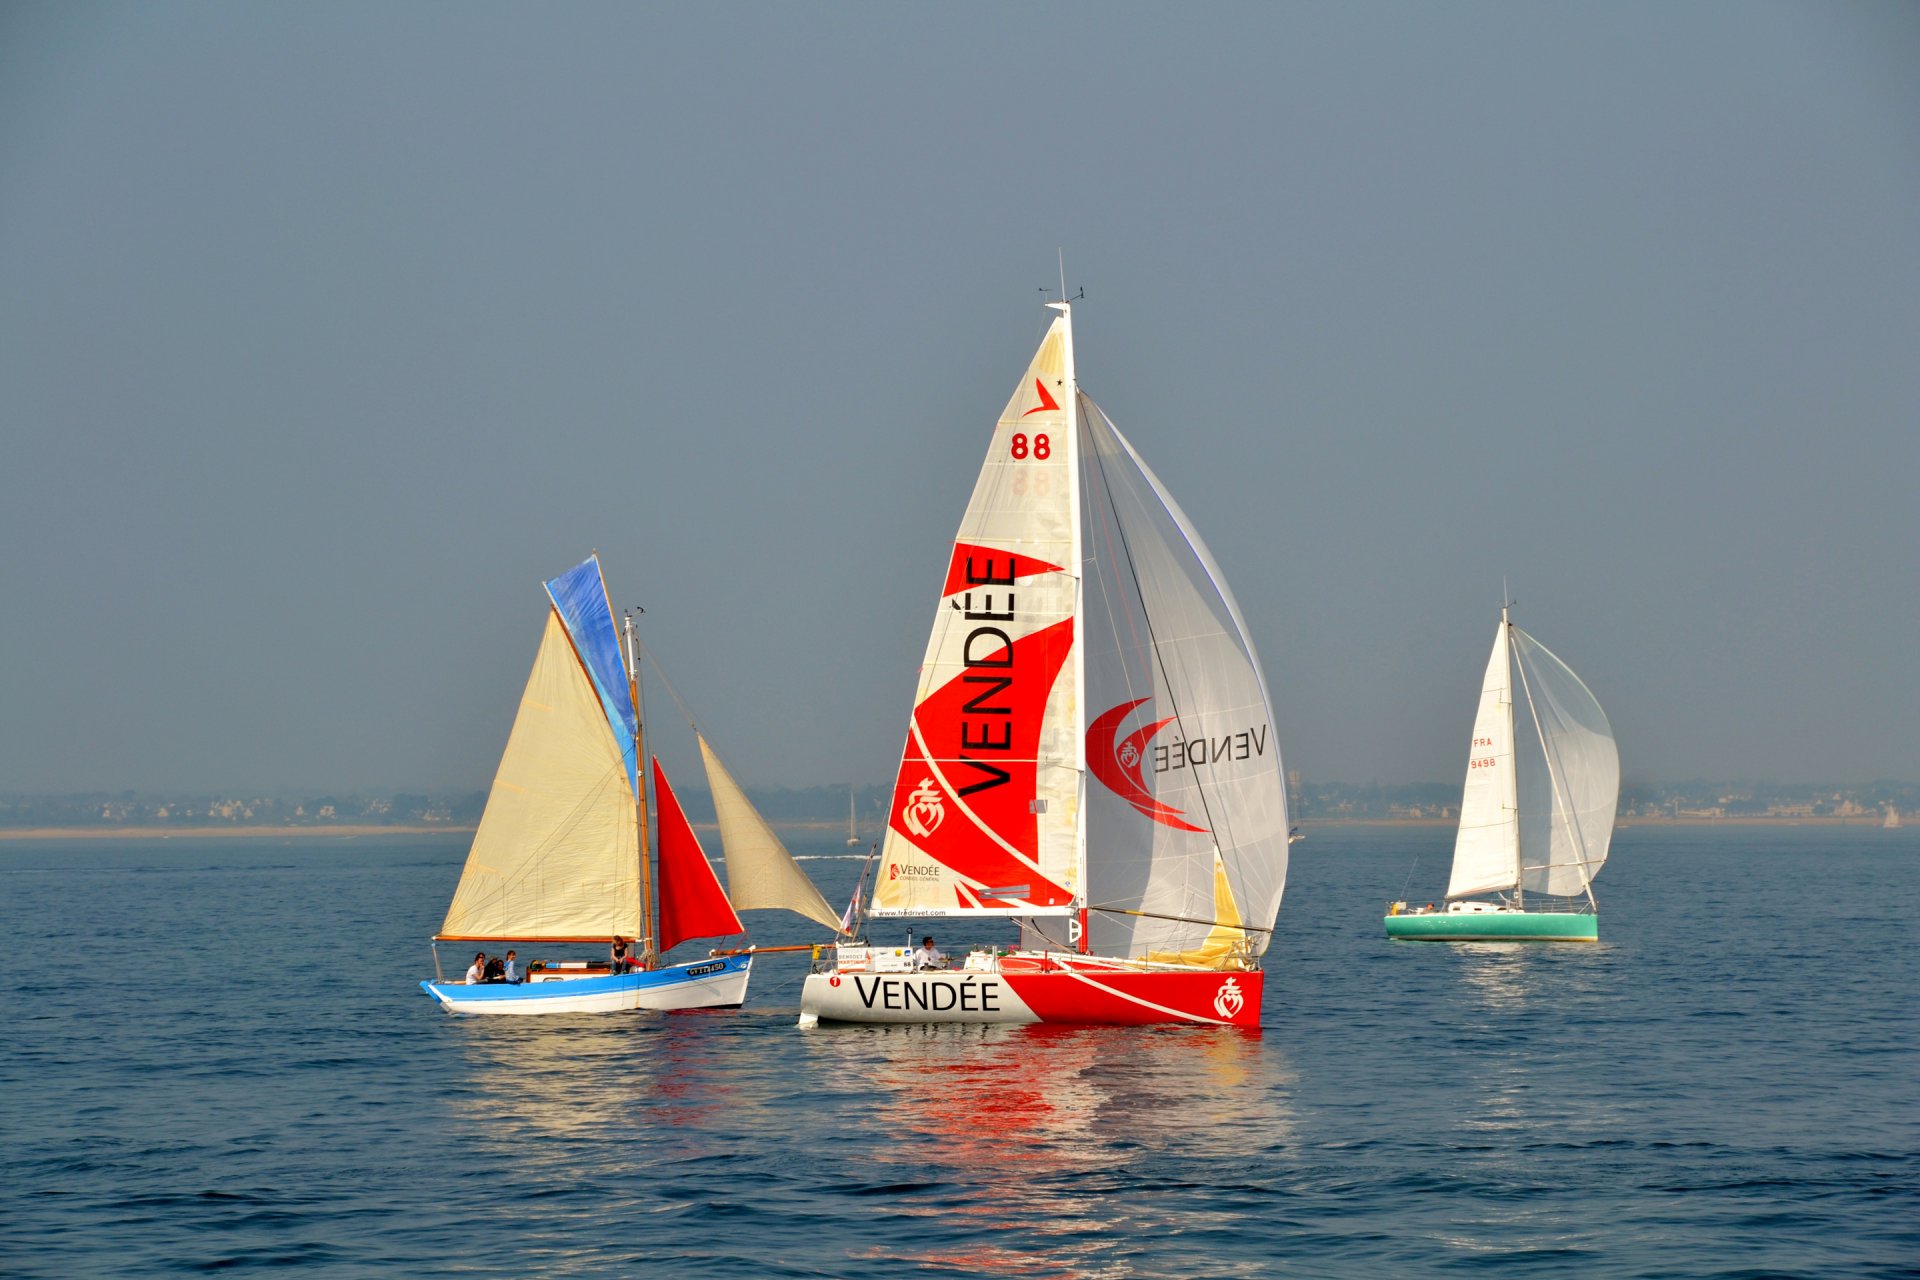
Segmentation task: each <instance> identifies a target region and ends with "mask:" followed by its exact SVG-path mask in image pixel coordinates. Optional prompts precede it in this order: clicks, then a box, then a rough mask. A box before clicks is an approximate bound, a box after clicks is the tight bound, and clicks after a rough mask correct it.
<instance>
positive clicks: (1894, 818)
mask: <svg viewBox="0 0 1920 1280" xmlns="http://www.w3.org/2000/svg"><path fill="white" fill-rule="evenodd" d="M1880 825H1881V826H1883V827H1885V828H1886V829H1887V830H1888V831H1897V830H1899V828H1900V811H1899V810H1898V809H1896V808H1894V807H1893V806H1892V805H1891V804H1889V805H1888V806H1887V817H1886V821H1884V822H1882V823H1881V824H1880Z"/></svg>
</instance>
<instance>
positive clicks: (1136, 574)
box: [1080, 395, 1233, 888]
mask: <svg viewBox="0 0 1920 1280" xmlns="http://www.w3.org/2000/svg"><path fill="white" fill-rule="evenodd" d="M1080 398H1081V399H1083V400H1085V401H1086V402H1087V404H1088V405H1089V406H1090V407H1092V408H1093V409H1094V411H1095V412H1096V413H1100V420H1101V422H1102V423H1105V424H1106V425H1107V426H1108V427H1109V428H1111V427H1112V425H1113V424H1112V423H1109V422H1107V420H1106V419H1107V415H1106V414H1105V413H1104V412H1100V408H1099V406H1098V405H1095V404H1094V403H1093V400H1092V397H1090V396H1086V395H1082V396H1081V397H1080ZM1083 420H1084V419H1083ZM1114 434H1115V436H1116V437H1117V436H1118V434H1119V433H1118V432H1117V431H1115V433H1114ZM1093 454H1094V459H1093V460H1094V466H1095V467H1096V468H1097V469H1098V470H1099V472H1100V489H1101V492H1102V493H1103V494H1104V495H1105V496H1106V499H1107V504H1108V505H1109V506H1110V507H1112V508H1113V514H1114V517H1115V519H1114V529H1115V530H1116V531H1117V532H1118V533H1119V535H1120V551H1121V554H1122V555H1123V556H1124V557H1125V558H1126V569H1127V576H1128V577H1129V578H1131V579H1132V580H1133V591H1134V594H1135V595H1136V596H1138V597H1139V599H1140V617H1141V619H1142V621H1143V622H1144V623H1145V624H1146V628H1147V641H1148V644H1149V645H1150V647H1151V651H1152V653H1153V661H1154V665H1155V666H1156V667H1158V668H1159V669H1160V677H1161V679H1162V680H1163V681H1164V682H1165V683H1166V686H1167V701H1168V702H1170V703H1172V704H1173V715H1174V719H1175V720H1176V721H1178V720H1179V718H1180V700H1179V697H1178V696H1177V695H1176V694H1175V693H1174V688H1173V677H1172V675H1171V673H1169V672H1168V670H1167V662H1166V658H1165V657H1164V656H1163V655H1162V654H1161V652H1160V638H1159V637H1158V636H1157V635H1155V634H1154V629H1153V618H1152V617H1151V616H1149V615H1148V613H1147V607H1146V606H1147V597H1146V592H1145V591H1144V590H1142V589H1141V586H1140V570H1139V566H1138V564H1137V563H1136V562H1135V561H1134V558H1133V547H1132V545H1131V544H1130V543H1129V542H1128V541H1127V531H1126V528H1125V526H1124V525H1122V524H1121V522H1120V520H1119V515H1120V511H1119V507H1118V506H1117V505H1115V504H1114V501H1113V486H1112V485H1111V484H1110V483H1108V480H1107V468H1106V463H1105V461H1104V460H1102V459H1101V457H1100V452H1099V450H1098V449H1096V450H1094V451H1093ZM1182 536H1183V537H1184V536H1185V535H1182ZM1209 576H1211V575H1209ZM1213 767H1214V764H1213V761H1212V759H1211V758H1210V759H1208V761H1207V768H1208V770H1209V771H1211V770H1213ZM1193 782H1194V790H1195V791H1196V792H1198V793H1199V796H1200V808H1201V811H1202V812H1203V814H1204V815H1205V817H1206V819H1207V834H1208V835H1209V836H1211V837H1213V853H1214V856H1215V857H1216V858H1221V853H1220V833H1219V831H1218V830H1217V829H1216V827H1215V824H1214V818H1213V806H1212V805H1210V804H1209V803H1208V802H1207V788H1206V787H1205V786H1203V785H1201V781H1200V771H1199V770H1198V769H1195V770H1194V773H1193ZM1221 862H1222V869H1223V870H1224V866H1225V859H1224V858H1221ZM1208 872H1209V876H1208V879H1209V880H1211V879H1212V876H1211V872H1212V868H1211V867H1209V868H1208ZM1232 883H1233V882H1232V880H1231V879H1229V880H1228V886H1229V888H1231V887H1232Z"/></svg>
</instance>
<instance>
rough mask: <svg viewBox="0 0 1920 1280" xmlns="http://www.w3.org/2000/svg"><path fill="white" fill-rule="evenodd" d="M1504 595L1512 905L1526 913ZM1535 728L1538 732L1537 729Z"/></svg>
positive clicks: (1509, 629)
mask: <svg viewBox="0 0 1920 1280" xmlns="http://www.w3.org/2000/svg"><path fill="white" fill-rule="evenodd" d="M1506 594H1507V593H1506V587H1505V585H1504V584H1502V586H1501V590H1500V598H1501V604H1500V638H1501V640H1503V641H1505V642H1506V646H1507V751H1508V752H1509V753H1510V754H1509V755H1508V757H1507V758H1508V759H1509V760H1511V761H1512V762H1513V767H1512V768H1511V769H1509V770H1507V775H1508V776H1507V804H1508V807H1509V808H1510V809H1511V810H1512V811H1513V814H1514V825H1513V904H1514V906H1516V907H1518V908H1519V909H1520V910H1522V911H1525V910H1526V909H1527V884H1526V874H1525V872H1526V867H1525V861H1526V860H1525V858H1523V857H1522V856H1521V852H1520V851H1521V846H1522V843H1523V842H1522V841H1521V839H1520V822H1519V814H1520V752H1519V751H1518V750H1516V749H1515V744H1516V743H1517V742H1518V741H1519V739H1518V738H1516V737H1514V736H1513V667H1514V661H1513V623H1512V622H1511V621H1510V620H1509V619H1508V617H1507V610H1508V609H1509V608H1511V607H1512V605H1513V602H1512V601H1511V600H1508V599H1507V598H1506ZM1521 678H1522V679H1523V680H1524V679H1525V678H1526V673H1525V672H1522V673H1521ZM1528 706H1529V707H1531V706H1532V698H1531V695H1529V698H1528ZM1535 727H1536V728H1538V726H1537V725H1536V726H1535Z"/></svg>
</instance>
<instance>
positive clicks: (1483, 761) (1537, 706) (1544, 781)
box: [1386, 606, 1620, 942]
mask: <svg viewBox="0 0 1920 1280" xmlns="http://www.w3.org/2000/svg"><path fill="white" fill-rule="evenodd" d="M1514 671H1518V672H1519V675H1520V679H1519V687H1520V692H1521V694H1522V696H1523V698H1524V700H1525V703H1526V710H1527V716H1526V721H1525V724H1526V727H1527V729H1528V730H1529V732H1522V733H1518V734H1516V731H1515V728H1514V722H1515V714H1514V711H1515V703H1514V697H1513V693H1514V683H1515V682H1514V679H1513V672H1514ZM1619 799H1620V753H1619V751H1618V749H1617V748H1616V747H1615V746H1614V741H1613V729H1612V727H1611V726H1610V725H1608V723H1607V716H1606V712H1604V711H1602V710H1601V709H1600V703H1599V702H1598V701H1597V700H1596V699H1595V698H1594V696H1593V693H1592V691H1591V690H1589V689H1588V688H1587V686H1586V685H1585V684H1584V683H1582V682H1581V679H1580V677H1579V676H1577V675H1575V674H1574V673H1573V671H1572V669H1571V668H1569V667H1568V666H1567V665H1566V663H1564V662H1562V661H1560V659H1558V658H1556V657H1554V656H1553V654H1552V653H1551V652H1549V651H1548V650H1547V648H1546V646H1545V645H1543V644H1541V643H1540V642H1539V641H1538V640H1535V639H1534V638H1533V637H1532V636H1530V635H1528V634H1527V633H1526V632H1525V631H1522V630H1521V629H1520V628H1519V627H1518V626H1516V625H1514V623H1513V622H1512V621H1511V620H1510V619H1509V618H1508V610H1507V608H1506V607H1504V606H1503V607H1502V608H1501V610H1500V629H1499V631H1497V632H1496V633H1495V634H1494V638H1493V654H1492V656H1491V657H1490V658H1488V660H1487V673H1486V677H1485V679H1484V680H1482V681H1481V687H1480V710H1479V712H1478V714H1477V715H1476V716H1475V717H1474V721H1473V746H1472V750H1471V752H1470V754H1469V758H1468V761H1467V781H1466V786H1465V789H1464V790H1463V792H1462V794H1461V799H1460V829H1459V832H1458V834H1457V835H1456V836H1455V837H1454V845H1453V874H1452V876H1451V877H1450V878H1449V880H1448V882H1447V894H1446V907H1445V908H1444V909H1442V910H1437V911H1436V910H1434V909H1433V907H1432V906H1431V904H1429V905H1428V906H1425V907H1417V908H1412V909H1409V908H1408V906H1407V904H1406V903H1405V902H1393V903H1389V904H1388V906H1387V916H1386V926H1387V936H1388V937H1389V938H1405V939H1410V940H1420V941H1429V942H1484V941H1514V942H1525V941H1532V942H1593V941H1596V940H1597V939H1598V938H1599V936H1600V917H1599V904H1598V903H1597V902H1596V901H1595V900H1594V896H1593V878H1594V877H1595V876H1596V875H1598V874H1599V873H1600V868H1601V865H1602V864H1603V863H1605V862H1606V860H1607V846H1608V845H1609V844H1610V843H1611V841H1612V839H1613V818H1614V811H1615V809H1616V808H1617V807H1618V802H1619ZM1529 894H1532V895H1533V898H1532V904H1533V905H1531V906H1529V905H1528V903H1529V899H1528V895H1529ZM1489 895H1491V896H1489ZM1542 899H1545V900H1546V901H1545V902H1544V903H1543V902H1542Z"/></svg>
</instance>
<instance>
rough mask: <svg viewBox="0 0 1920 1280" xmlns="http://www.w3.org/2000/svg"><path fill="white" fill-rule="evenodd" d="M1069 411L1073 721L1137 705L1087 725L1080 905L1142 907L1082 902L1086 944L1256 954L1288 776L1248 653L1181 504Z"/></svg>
mask: <svg viewBox="0 0 1920 1280" xmlns="http://www.w3.org/2000/svg"><path fill="white" fill-rule="evenodd" d="M1079 404H1080V418H1081V457H1082V465H1081V498H1082V503H1083V506H1084V509H1085V519H1086V526H1085V529H1084V532H1083V537H1082V554H1083V559H1082V574H1083V581H1084V583H1085V595H1086V604H1085V608H1084V613H1083V618H1082V634H1083V637H1084V643H1085V645H1086V649H1085V662H1086V685H1087V721H1088V724H1089V725H1090V726H1093V725H1096V724H1100V723H1103V720H1102V718H1103V717H1106V716H1111V715H1112V714H1113V713H1115V711H1116V709H1118V708H1123V707H1126V706H1127V704H1130V703H1137V705H1136V706H1135V707H1134V708H1133V710H1131V711H1129V712H1125V713H1122V714H1121V715H1120V717H1119V719H1118V720H1117V721H1105V722H1104V723H1111V724H1114V725H1116V727H1115V728H1114V729H1113V731H1111V732H1110V733H1107V734H1105V735H1102V734H1100V733H1099V732H1098V731H1094V732H1090V733H1089V741H1088V747H1087V749H1088V764H1087V767H1088V771H1089V773H1090V774H1091V775H1092V776H1091V777H1089V779H1088V782H1087V809H1086V822H1087V882H1088V885H1087V898H1088V901H1089V903H1090V904H1091V905H1092V906H1094V907H1095V908H1098V907H1101V906H1110V907H1121V908H1128V909H1134V910H1139V911H1142V912H1146V913H1150V915H1147V916H1127V915H1119V914H1115V913H1112V912H1103V911H1100V910H1097V909H1096V910H1094V911H1093V912H1092V913H1091V918H1090V928H1091V930H1092V934H1091V943H1090V946H1089V950H1091V951H1092V952H1094V953H1095V954H1098V955H1118V956H1132V957H1140V956H1148V955H1156V956H1161V957H1165V958H1174V957H1182V958H1187V959H1190V960H1192V961H1194V962H1199V963H1219V962H1223V961H1225V960H1226V959H1227V956H1228V953H1229V952H1230V951H1232V950H1233V949H1234V948H1236V947H1238V946H1242V945H1243V946H1244V947H1245V949H1246V950H1248V951H1250V952H1251V953H1252V954H1254V955H1258V954H1260V953H1261V952H1262V951H1264V950H1265V949H1266V946H1267V943H1268V941H1269V939H1270V936H1271V935H1270V932H1269V931H1270V929H1271V927H1272V925H1273V922H1274V918H1275V916H1276V915H1277V914H1278V912H1279V910H1280V899H1281V895H1282V893H1283V892H1284V889H1285V886H1286V870H1287V807H1286V787H1285V785H1284V784H1283V782H1282V776H1283V775H1282V772H1281V763H1280V748H1279V743H1278V741H1277V740H1276V739H1275V737H1274V733H1273V711H1272V707H1271V705H1270V703H1269V701H1268V698H1267V692H1266V685H1265V679H1264V677H1263V676H1262V674H1261V670H1260V662H1259V658H1258V656H1257V655H1256V653H1255V652H1254V648H1253V643H1252V640H1251V639H1250V638H1249V637H1248V635H1247V631H1246V626H1245V624H1244V622H1243V621H1242V620H1241V617H1240V610H1239V606H1238V604H1237V603H1236V602H1235V601H1234V599H1233V595H1232V592H1231V590H1230V589H1229V588H1228V587H1227V584H1226V581H1225V579H1224V578H1223V577H1222V576H1221V574H1220V572H1219V569H1218V566H1216V565H1215V563H1214V561H1213V557H1212V555H1211V553H1210V552H1209V551H1208V550H1207V547H1206V544H1205V542H1203V541H1202V540H1201V538H1200V535H1199V534H1198V533H1197V532H1196V531H1195V530H1194V528H1193V526H1192V524H1191V522H1190V521H1189V520H1188V519H1187V517H1186V515H1185V513H1184V512H1182V511H1181V509H1180V506H1179V504H1178V503H1176V502H1175V501H1174V499H1173V497H1172V495H1171V494H1169V493H1168V492H1167V491H1166V488H1165V487H1164V486H1163V485H1162V484H1161V483H1160V481H1159V479H1158V478H1157V477H1156V476H1155V475H1154V474H1153V472H1152V470H1151V469H1149V468H1148V466H1147V465H1146V463H1145V461H1144V460H1143V459H1141V457H1140V455H1139V454H1138V453H1137V452H1136V451H1135V450H1134V448H1133V446H1132V445H1131V444H1130V443H1129V442H1128V441H1127V440H1126V438H1125V437H1124V436H1122V435H1121V434H1120V432H1119V431H1118V429H1116V428H1115V427H1114V426H1113V423H1112V422H1111V421H1110V420H1109V419H1108V418H1107V417H1106V415H1105V414H1104V413H1103V412H1101V410H1100V408H1099V407H1098V406H1097V405H1095V404H1094V403H1093V401H1092V400H1091V399H1089V398H1087V397H1086V396H1084V395H1083V396H1081V397H1080V400H1079ZM1142 699H1145V701H1141V700H1142ZM1163 720H1165V721H1170V722H1169V723H1167V724H1165V725H1163V726H1162V727H1160V728H1159V729H1158V730H1157V731H1153V730H1152V726H1153V725H1154V724H1155V723H1157V722H1159V721H1163ZM1129 746H1131V748H1132V749H1131V750H1129ZM1102 749H1104V750H1105V751H1106V753H1107V754H1106V755H1105V757H1104V758H1097V757H1096V754H1095V753H1096V751H1099V750H1102ZM1136 782H1137V784H1138V785H1137V788H1136V786H1135V784H1136ZM1116 784H1117V785H1116ZM1191 828H1199V830H1193V829H1191ZM1156 917H1169V918H1156ZM1241 925H1244V926H1246V929H1245V931H1244V933H1243V932H1242V930H1241V928H1239V927H1238V926H1241Z"/></svg>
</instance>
